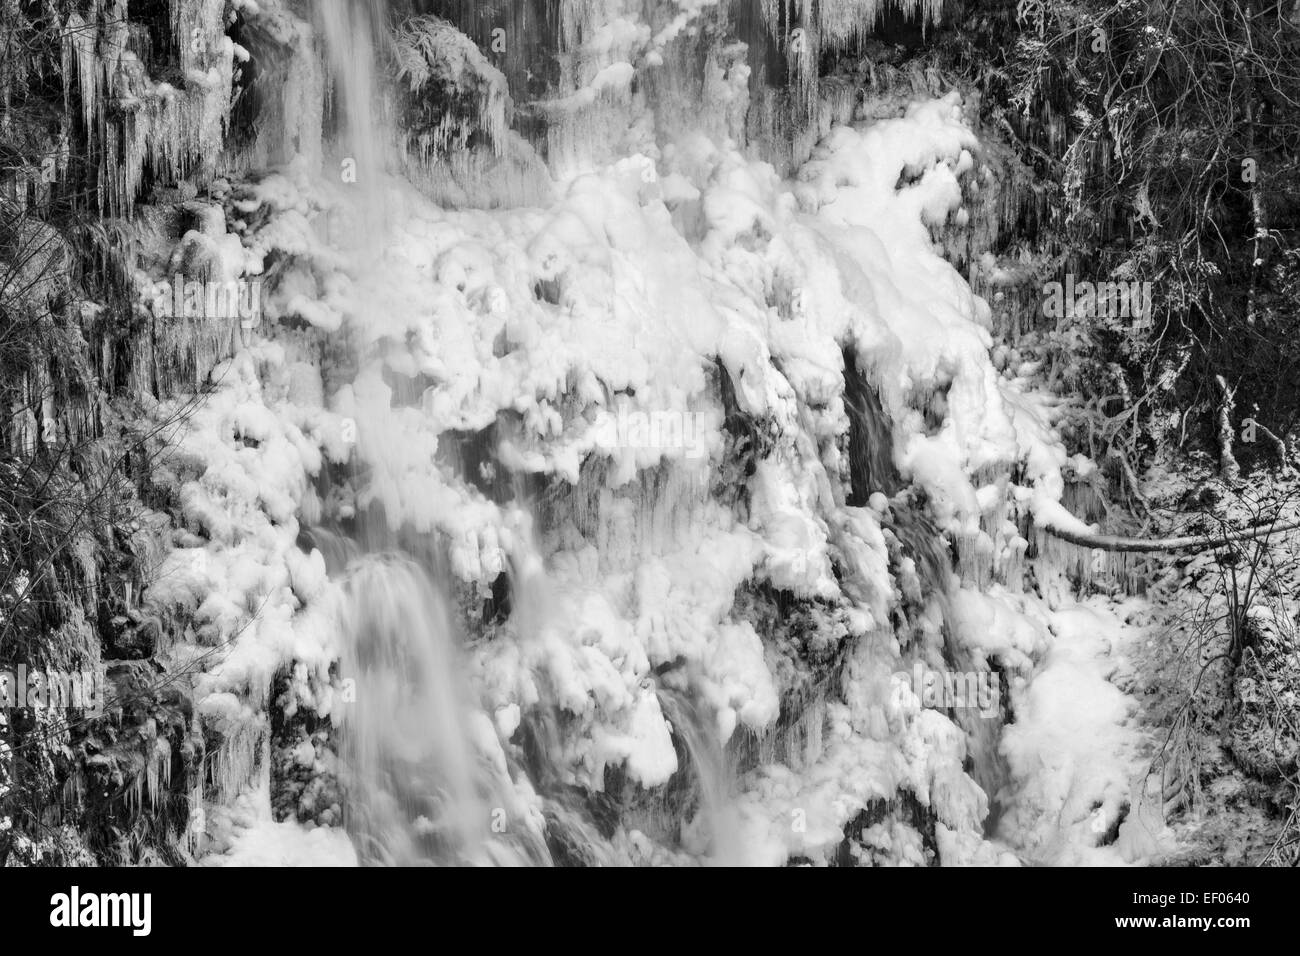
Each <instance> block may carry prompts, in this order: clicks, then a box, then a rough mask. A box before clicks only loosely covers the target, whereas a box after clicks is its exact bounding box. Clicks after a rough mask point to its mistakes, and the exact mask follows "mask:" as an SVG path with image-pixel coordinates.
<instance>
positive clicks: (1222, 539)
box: [1042, 520, 1300, 552]
mask: <svg viewBox="0 0 1300 956" xmlns="http://www.w3.org/2000/svg"><path fill="white" fill-rule="evenodd" d="M1297 528H1300V520H1296V521H1288V522H1287V523H1286V524H1272V525H1260V526H1258V527H1255V528H1245V529H1242V530H1240V531H1229V532H1227V533H1226V534H1221V535H1212V534H1210V535H1193V536H1191V537H1185V538H1121V537H1119V536H1117V535H1111V534H1095V533H1093V532H1091V531H1088V532H1080V531H1066V530H1064V529H1062V528H1053V527H1052V526H1051V525H1046V526H1042V530H1043V531H1045V532H1047V533H1048V534H1050V535H1052V537H1054V538H1060V539H1061V540H1062V541H1068V542H1070V543H1071V544H1077V545H1079V547H1081V548H1099V549H1100V550H1102V551H1143V552H1151V551H1207V550H1209V549H1211V548H1222V547H1226V546H1227V545H1229V544H1232V543H1233V542H1234V541H1249V540H1251V539H1253V538H1267V537H1268V536H1269V535H1271V534H1277V533H1279V532H1282V531H1294V530H1296V529H1297Z"/></svg>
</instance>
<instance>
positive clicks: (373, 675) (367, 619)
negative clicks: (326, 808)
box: [341, 555, 491, 866]
mask: <svg viewBox="0 0 1300 956" xmlns="http://www.w3.org/2000/svg"><path fill="white" fill-rule="evenodd" d="M344 595H345V598H344V608H343V610H342V614H341V617H342V632H343V635H344V646H345V652H344V657H343V661H342V668H341V669H342V673H343V674H344V675H346V677H345V679H348V680H351V681H354V682H355V686H354V687H353V690H354V691H355V700H354V701H352V702H351V704H350V706H349V707H347V708H346V710H345V715H346V716H345V718H344V720H343V725H342V728H341V730H342V736H343V757H344V766H345V768H346V773H347V778H346V779H345V780H344V785H345V787H346V789H347V792H348V793H349V800H348V804H347V809H348V813H347V814H346V815H345V820H346V823H347V827H348V830H349V832H350V833H351V834H352V836H353V839H354V841H355V843H356V845H357V853H358V856H359V857H360V859H361V861H362V862H363V863H374V864H386V865H404V866H409V865H414V864H419V863H433V862H452V861H459V862H468V863H476V862H480V861H482V860H483V859H484V843H485V838H486V834H487V827H488V823H489V821H490V818H491V810H490V806H488V805H487V803H486V801H485V799H484V796H483V793H482V792H481V790H480V783H479V781H480V778H481V776H482V775H481V774H480V773H476V769H477V768H476V765H475V764H476V755H475V753H474V751H473V749H472V748H471V746H470V737H469V734H468V732H467V728H466V726H465V719H464V714H465V711H466V703H467V702H466V701H465V700H464V693H465V686H464V681H463V679H462V677H461V674H462V665H461V662H460V659H459V656H460V647H459V645H458V642H457V641H456V639H455V632H454V630H453V625H452V620H451V617H450V615H449V613H448V610H447V605H446V601H445V599H444V598H443V597H442V596H441V595H440V594H439V593H438V590H437V587H436V585H435V584H434V583H433V582H432V581H431V580H430V577H429V575H428V573H427V572H426V570H425V569H423V568H421V567H420V566H418V565H417V564H415V563H414V562H413V561H411V560H409V559H406V558H403V557H401V556H396V555H367V556H365V557H363V558H360V559H359V560H358V561H356V562H355V563H354V564H353V565H352V566H351V567H350V568H349V569H348V571H347V573H346V576H345V579H344Z"/></svg>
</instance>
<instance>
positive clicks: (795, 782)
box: [68, 0, 1160, 865]
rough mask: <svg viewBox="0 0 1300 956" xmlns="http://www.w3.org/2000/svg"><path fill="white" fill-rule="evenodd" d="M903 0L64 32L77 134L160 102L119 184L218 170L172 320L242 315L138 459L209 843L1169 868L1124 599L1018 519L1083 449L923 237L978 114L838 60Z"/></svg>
mask: <svg viewBox="0 0 1300 956" xmlns="http://www.w3.org/2000/svg"><path fill="white" fill-rule="evenodd" d="M881 8H882V7H881V5H879V4H877V2H876V0H870V2H864V0H843V2H834V3H830V2H822V3H813V2H811V0H802V2H798V3H784V2H770V0H769V2H764V3H761V4H751V3H746V2H737V3H715V2H710V0H644V2H632V0H626V2H624V0H561V2H559V3H541V2H532V0H518V2H514V3H505V2H497V3H471V2H461V3H457V2H450V0H449V2H444V3H414V4H409V3H397V2H394V3H392V4H378V3H376V4H363V3H360V2H344V0H325V2H319V3H314V4H291V3H286V2H283V0H258V2H253V0H240V2H236V3H232V4H229V5H227V6H226V7H223V5H222V3H221V2H219V0H218V2H214V3H188V2H181V0H174V2H173V4H172V9H173V10H174V11H175V12H174V14H173V15H174V17H175V22H176V29H177V31H178V32H177V36H178V37H179V38H180V39H181V40H182V41H183V40H184V39H185V38H187V37H188V38H189V39H190V40H191V41H193V43H192V46H191V49H192V50H193V51H201V52H202V58H201V59H196V60H195V62H193V63H189V64H188V65H187V71H189V73H192V74H194V75H193V83H192V85H191V86H189V87H188V89H190V90H191V91H193V92H188V93H186V94H185V95H184V96H179V95H178V94H176V93H175V92H174V91H170V90H168V89H163V88H162V86H161V85H160V84H153V83H152V81H150V80H148V78H147V76H143V75H142V76H139V77H137V78H136V79H135V80H131V79H130V78H131V77H133V76H135V75H136V74H135V72H133V71H134V66H133V63H132V61H131V60H130V54H129V52H127V51H129V46H130V44H129V33H128V34H127V37H128V39H113V38H114V37H117V36H118V33H117V32H115V31H118V30H119V29H120V28H119V27H115V26H113V25H112V24H113V22H114V21H112V20H111V19H109V16H108V11H107V9H106V5H103V4H99V5H96V7H95V9H96V11H97V12H96V14H95V15H96V16H99V17H101V18H103V19H102V23H101V24H100V25H99V26H97V27H95V26H93V24H94V23H95V21H93V20H89V21H83V22H82V24H81V25H78V29H77V30H75V31H73V32H72V34H71V35H72V37H73V38H74V39H72V40H71V41H70V42H69V53H68V56H69V57H70V62H72V63H73V65H74V67H75V72H76V76H77V77H78V84H79V88H80V90H81V103H82V106H83V108H84V110H85V116H84V121H85V122H86V123H87V124H91V123H101V124H102V123H105V122H107V120H105V119H104V115H103V104H104V102H105V100H106V98H107V97H109V96H110V92H109V91H110V90H115V89H117V87H116V86H115V84H117V83H119V82H120V81H119V77H123V76H125V77H126V78H127V80H128V81H129V82H133V83H134V84H135V86H134V87H132V88H131V89H132V90H133V91H134V92H128V94H126V95H132V96H136V97H138V98H140V99H141V100H142V105H141V107H140V108H139V109H138V110H137V111H136V112H135V113H134V114H132V115H133V118H132V119H131V120H130V123H129V124H128V125H127V126H124V127H122V128H121V129H117V130H115V131H110V132H111V137H110V138H112V139H114V141H116V142H117V143H119V147H118V148H119V149H120V150H121V152H120V153H118V154H114V155H111V156H108V157H107V158H106V160H105V162H106V165H105V180H104V183H105V188H104V192H103V195H104V198H105V202H107V203H109V204H110V205H112V206H113V207H114V208H115V209H118V210H121V211H129V210H130V208H131V205H132V202H133V197H134V195H135V193H136V190H137V189H138V188H139V186H140V181H141V169H142V168H145V167H149V168H155V167H157V168H159V169H162V168H164V167H165V168H167V169H168V170H170V171H171V173H172V174H173V175H177V176H181V177H184V176H189V177H190V178H191V179H194V178H195V177H196V176H197V177H198V178H200V179H201V181H202V182H203V184H204V193H203V195H202V196H201V197H200V196H194V198H192V199H190V200H189V201H188V203H187V205H186V207H185V210H186V214H187V220H186V221H187V222H188V224H189V226H190V228H187V229H185V230H184V231H183V234H181V235H179V236H176V238H175V241H174V243H173V244H171V245H170V246H169V249H170V251H169V252H167V254H165V255H162V254H160V255H157V256H155V257H154V258H152V259H149V258H147V257H146V258H142V259H141V269H140V271H139V274H138V275H137V276H136V286H137V288H138V289H139V298H140V302H141V303H142V306H143V307H144V308H147V309H150V310H153V312H154V314H155V318H159V316H158V310H159V303H164V304H165V303H168V302H170V301H171V299H170V298H169V297H170V296H171V290H172V289H173V285H174V278H175V275H176V274H177V273H178V272H179V273H183V274H186V275H202V276H203V277H204V278H206V279H212V280H216V279H219V280H221V281H239V280H242V281H244V282H254V281H255V282H256V283H258V288H259V290H260V300H259V306H260V308H259V309H258V310H257V312H256V313H255V314H248V313H241V312H240V311H239V310H238V309H236V308H234V307H233V306H231V307H230V308H227V309H225V310H224V311H218V312H217V314H215V315H213V314H207V315H206V316H205V319H204V322H203V323H199V324H200V325H203V324H204V323H206V325H205V326H204V328H205V329H207V332H210V333H211V334H207V335H206V337H205V334H206V333H205V332H204V330H203V329H200V330H199V331H197V332H194V333H192V334H188V335H187V336H185V337H184V338H183V340H182V341H181V342H180V345H179V346H178V347H180V348H187V349H188V350H189V351H188V353H187V354H189V355H190V356H191V357H192V362H193V369H192V371H193V374H194V378H193V379H192V380H191V381H192V382H194V383H202V402H201V403H199V404H198V406H197V409H196V410H195V411H194V412H193V414H192V415H191V416H190V417H189V420H188V422H187V424H186V427H185V428H184V429H183V430H182V431H180V432H179V433H177V434H175V435H171V434H169V435H168V439H169V440H168V441H167V443H166V446H165V459H164V464H163V466H162V467H161V469H160V471H159V473H158V474H157V475H156V476H155V478H154V481H155V482H157V483H158V484H159V485H161V486H164V487H166V488H167V489H169V492H170V494H171V496H172V500H174V501H175V502H176V514H175V516H174V517H175V527H174V529H173V530H172V531H171V532H170V539H171V540H170V542H169V544H170V546H171V548H170V551H169V553H168V554H167V557H166V558H165V559H164V560H163V561H162V562H161V565H160V567H159V568H158V573H157V576H156V579H155V581H154V583H153V584H152V586H151V587H150V589H149V591H148V593H147V596H146V600H147V603H148V606H149V607H150V609H151V610H152V613H153V614H155V615H156V616H157V617H158V619H159V620H162V621H165V622H168V627H167V629H168V637H167V640H166V642H165V643H166V647H165V649H164V650H160V653H159V656H160V659H162V660H164V661H165V663H166V665H167V666H168V667H169V668H172V669H180V670H186V671H192V672H194V673H196V674H197V675H199V676H198V677H197V678H196V686H195V700H196V702H197V713H196V718H195V719H196V721H197V724H196V732H198V731H201V732H202V734H203V736H204V737H205V738H206V740H207V741H208V752H209V759H208V760H207V762H206V765H205V766H206V769H205V771H204V773H203V774H202V775H201V777H200V778H198V779H196V780H195V781H194V785H195V791H194V795H193V801H192V802H193V810H194V817H193V819H192V821H191V825H190V826H189V828H188V830H187V839H188V841H189V843H188V845H189V846H190V848H191V849H192V851H193V852H194V853H195V854H197V855H198V856H199V857H200V858H202V859H204V860H208V861H218V862H236V863H237V862H253V861H261V862H277V861H278V862H296V861H303V860H308V859H316V860H318V859H329V860H336V861H343V862H351V861H353V860H356V859H358V858H359V859H360V860H361V861H362V862H421V861H424V862H532V863H552V862H554V863H572V862H595V863H627V862H688V861H700V862H714V863H747V864H749V863H753V864H770V865H780V864H784V863H788V862H801V861H802V862H812V863H817V864H821V863H826V862H832V863H841V864H845V863H871V862H889V863H917V864H926V863H936V862H942V863H945V864H958V863H970V862H1015V861H1017V860H1018V859H1034V860H1040V861H1062V860H1077V859H1112V858H1120V857H1122V858H1123V859H1126V860H1136V859H1140V858H1143V857H1145V856H1147V855H1149V854H1150V853H1152V852H1153V850H1154V847H1155V837H1156V836H1158V834H1159V830H1160V826H1159V821H1158V820H1155V821H1154V822H1153V821H1152V819H1151V817H1150V815H1149V814H1148V813H1146V811H1144V810H1143V809H1142V807H1143V802H1142V796H1141V795H1142V792H1143V783H1144V781H1143V776H1144V775H1143V772H1142V759H1141V758H1142V754H1141V748H1142V746H1143V740H1142V737H1141V735H1140V734H1139V733H1138V732H1137V731H1136V730H1135V729H1134V728H1133V727H1132V726H1131V722H1130V721H1131V715H1130V712H1131V707H1130V704H1129V702H1128V701H1127V699H1126V698H1124V697H1123V695H1122V694H1121V693H1120V692H1119V691H1118V690H1116V689H1115V687H1114V686H1113V685H1112V684H1111V683H1110V682H1109V680H1108V678H1109V677H1110V674H1111V671H1112V670H1113V669H1114V668H1113V664H1111V663H1108V662H1109V661H1110V660H1111V658H1112V656H1113V655H1115V654H1118V653H1119V651H1120V649H1121V648H1122V645H1123V643H1124V642H1125V641H1126V640H1128V639H1131V638H1130V636H1129V632H1127V631H1126V630H1125V627H1124V624H1123V615H1124V613H1125V609H1124V608H1123V607H1118V608H1117V607H1116V606H1115V605H1114V604H1113V603H1112V604H1107V603H1106V602H1102V601H1099V600H1095V599H1085V600H1083V602H1082V603H1080V601H1079V600H1078V599H1076V598H1075V597H1073V596H1072V594H1073V591H1072V588H1071V586H1070V583H1069V581H1067V580H1066V578H1065V575H1064V567H1065V565H1066V564H1067V563H1069V562H1073V563H1075V564H1077V563H1078V561H1079V556H1078V555H1071V554H1068V553H1065V552H1064V551H1060V550H1059V549H1058V550H1057V551H1052V552H1051V553H1049V549H1047V548H1046V547H1042V546H1041V543H1040V542H1039V541H1037V540H1034V539H1035V538H1036V535H1035V534H1034V533H1033V531H1032V530H1031V529H1032V527H1033V523H1034V520H1035V518H1038V519H1039V520H1040V521H1044V520H1045V521H1053V522H1057V523H1060V524H1067V523H1069V522H1070V521H1072V520H1073V519H1070V518H1069V517H1068V514H1067V513H1066V512H1065V510H1064V509H1062V508H1061V506H1060V504H1059V502H1060V500H1061V497H1062V494H1063V492H1064V488H1065V483H1064V481H1063V478H1062V469H1063V468H1064V467H1066V466H1067V465H1068V466H1070V468H1071V470H1072V471H1075V472H1077V471H1086V469H1087V463H1086V462H1082V461H1073V462H1067V458H1066V453H1065V451H1064V449H1063V447H1062V446H1061V444H1060V442H1059V441H1058V439H1057V438H1056V436H1055V435H1054V433H1053V431H1052V421H1053V409H1052V406H1051V402H1050V401H1048V400H1047V399H1046V398H1044V397H1043V396H1041V395H1038V394H1036V393H1035V392H1034V391H1033V389H1032V387H1031V386H1030V385H1029V384H1028V380H1027V379H1026V378H1025V377H1023V376H1024V375H1026V374H1028V372H1027V370H1025V369H1022V368H1021V367H1020V366H1019V365H1017V364H1016V363H1014V362H1007V361H1005V360H1001V359H1000V360H999V361H997V362H995V361H994V359H993V358H992V357H991V354H992V353H993V352H994V350H995V348H996V346H997V345H998V343H996V342H995V341H994V339H993V337H992V335H991V332H990V328H991V322H990V310H989V308H988V306H987V305H986V303H985V302H984V300H983V299H981V298H979V297H978V296H976V295H975V294H973V293H972V291H971V289H970V287H969V285H968V284H967V282H966V280H965V279H964V278H963V277H962V275H961V274H960V273H959V272H957V271H956V270H955V269H954V268H953V266H952V265H950V264H949V262H948V261H946V260H945V259H944V258H943V255H942V248H941V246H939V245H938V244H936V241H935V237H936V236H937V235H938V234H939V233H940V232H941V231H943V230H950V231H951V230H952V229H954V228H955V229H962V228H966V227H967V225H968V223H970V221H971V219H972V217H974V218H975V219H977V220H978V218H979V217H980V216H981V215H982V212H981V210H982V206H981V199H982V194H981V184H982V183H983V184H984V185H983V188H984V190H985V192H986V193H987V192H989V191H990V188H989V186H988V173H987V172H986V171H985V167H984V166H983V165H982V160H981V157H982V155H983V150H982V147H981V144H980V141H979V139H978V138H977V136H976V133H975V131H974V129H973V125H972V124H973V122H974V117H973V114H972V113H971V111H970V110H969V109H965V108H964V105H963V100H962V97H961V94H960V93H959V92H957V91H953V92H950V93H947V94H946V95H942V96H938V97H935V96H932V95H931V91H930V90H929V89H928V88H927V87H926V85H925V84H918V86H917V87H916V88H913V87H911V86H905V87H900V88H898V89H896V90H895V91H894V92H892V93H890V94H888V95H887V96H885V95H881V96H878V97H875V98H873V99H869V101H864V99H863V94H862V91H861V90H853V89H846V88H845V87H844V85H843V84H842V83H838V82H834V81H832V80H830V79H821V78H819V76H818V69H819V67H818V64H819V62H820V59H819V57H820V54H821V52H823V51H825V50H829V49H833V48H835V47H836V46H837V45H845V44H848V43H850V42H856V40H857V39H858V38H860V37H861V36H864V35H867V34H870V33H871V32H872V31H873V29H874V28H875V26H876V23H877V14H878V13H879V12H880V9H881ZM903 14H904V16H905V17H910V18H911V19H912V20H914V21H916V22H920V23H923V24H924V25H925V26H926V27H927V28H933V26H934V25H935V24H936V23H937V22H938V21H939V16H940V10H939V6H938V5H937V4H932V3H927V4H918V5H915V6H912V7H909V8H907V9H905V10H904V11H903ZM86 23H90V24H92V26H91V27H89V28H85V27H84V24H86ZM86 29H91V30H97V31H98V33H97V34H95V35H96V36H97V37H98V45H96V44H92V43H88V42H86V41H85V40H84V37H86V36H87V32H86ZM232 35H237V36H238V38H239V42H238V43H236V42H234V40H233V39H232ZM77 38H83V39H77ZM199 41H201V42H199ZM187 55H188V54H187ZM194 55H195V56H196V57H197V56H198V52H195V53H194ZM239 63H243V64H244V67H243V71H242V72H240V70H239V69H238V68H237V64H239ZM199 74H201V76H200V75H199ZM187 75H188V74H187ZM250 78H252V79H250ZM232 84H233V85H234V87H235V90H236V92H237V93H238V96H237V97H236V98H237V99H239V98H240V97H242V98H243V101H244V102H245V104H250V103H251V104H253V105H252V106H246V108H248V109H253V110H255V116H256V119H254V121H253V122H252V125H251V128H252V129H253V130H255V135H253V136H244V137H243V139H242V141H240V142H238V143H234V142H232V141H229V140H228V141H227V142H226V145H225V147H224V152H223V148H222V146H221V143H222V135H223V124H222V121H221V116H219V115H218V114H217V113H214V112H213V110H215V109H216V107H215V106H214V105H213V103H214V102H216V100H215V99H214V98H215V97H217V96H218V95H222V96H224V95H226V94H228V93H229V92H230V90H231V87H232ZM211 91H216V92H211ZM210 92H211V97H213V98H209V93H210ZM116 95H124V94H120V93H119V94H116ZM223 102H228V100H226V101H223ZM222 115H224V114H222ZM868 117H871V119H868ZM881 117H884V118H881ZM184 157H189V159H187V160H185V161H184V162H182V158H184ZM195 167H202V168H198V171H197V173H194V172H193V169H194V168H195ZM970 228H972V229H974V228H976V226H975V225H971V226H970ZM164 247H168V244H167V243H164ZM1003 351H1005V350H1003ZM176 385H177V388H176V389H174V390H173V389H165V390H164V392H165V394H164V396H163V398H164V400H163V401H162V402H161V403H159V404H158V406H157V407H156V408H155V409H154V412H153V413H154V414H156V415H157V416H158V417H159V418H160V419H163V418H166V416H168V415H170V414H172V413H173V412H175V411H176V410H177V409H178V408H179V407H181V405H182V404H183V403H185V402H186V401H187V400H188V399H189V391H190V388H188V387H186V386H185V383H184V381H183V380H182V381H179V382H177V383H176ZM1026 582H1029V583H1030V585H1031V586H1030V587H1026V586H1025V585H1026ZM923 673H924V674H927V675H931V676H934V675H938V676H939V682H940V684H942V675H944V674H948V675H963V676H962V679H963V680H967V679H969V680H970V681H971V682H972V683H971V684H970V686H972V687H975V686H979V687H983V688H985V689H989V688H991V689H992V696H989V697H987V699H985V700H983V701H982V702H981V704H980V707H979V708H974V707H971V706H966V705H968V704H969V703H970V701H957V702H954V700H953V699H952V697H951V695H948V696H947V697H945V696H944V695H943V694H942V693H939V694H938V695H937V696H936V694H935V693H934V689H935V688H934V686H933V685H932V684H927V683H926V681H924V680H922V681H919V682H918V680H916V679H915V677H916V676H919V675H921V674H923ZM954 704H956V705H954ZM158 785H161V784H158ZM273 808H274V809H273ZM345 834H348V835H350V836H351V839H350V840H349V839H348V838H347V836H345ZM1117 834H1118V835H1117ZM1103 844H1104V845H1103Z"/></svg>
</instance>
